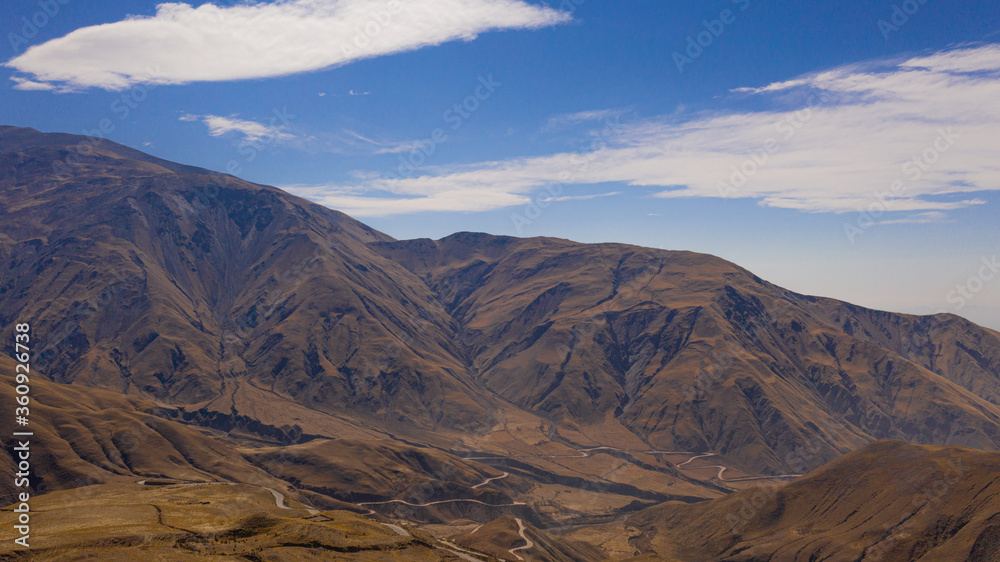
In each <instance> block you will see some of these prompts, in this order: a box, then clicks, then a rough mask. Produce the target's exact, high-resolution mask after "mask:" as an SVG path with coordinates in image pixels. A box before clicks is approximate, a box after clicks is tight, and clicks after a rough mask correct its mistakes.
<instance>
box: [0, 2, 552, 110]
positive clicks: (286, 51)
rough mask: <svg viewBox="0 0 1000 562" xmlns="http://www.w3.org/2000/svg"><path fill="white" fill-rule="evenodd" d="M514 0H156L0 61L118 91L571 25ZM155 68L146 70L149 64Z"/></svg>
mask: <svg viewBox="0 0 1000 562" xmlns="http://www.w3.org/2000/svg"><path fill="white" fill-rule="evenodd" d="M570 19H571V17H570V16H569V15H568V14H566V13H563V12H560V11H558V10H554V9H551V8H548V7H543V6H535V5H531V4H528V3H526V2H523V1H521V0H407V1H405V2H404V1H400V0H391V1H390V0H278V1H273V2H269V3H263V2H246V3H241V4H238V5H235V6H217V5H215V4H211V3H207V4H202V5H200V6H198V7H193V6H191V5H189V4H184V3H164V4H160V5H158V6H157V7H156V15H154V16H149V17H139V16H131V17H129V18H126V19H125V20H122V21H119V22H115V23H108V24H104V25H96V26H91V27H85V28H81V29H77V30H76V31H73V32H72V33H70V34H69V35H66V36H64V37H60V38H58V39H53V40H51V41H48V42H45V43H42V44H40V45H36V46H34V47H32V48H30V49H28V50H27V51H26V52H25V53H23V54H22V55H20V56H18V57H15V58H14V59H12V60H10V61H8V62H7V63H6V65H5V66H7V67H9V68H12V69H14V70H16V71H18V72H20V73H22V76H18V77H15V82H16V85H15V87H16V88H20V89H41V88H40V87H38V84H50V85H58V86H59V88H58V89H59V90H63V91H65V90H73V89H84V88H105V89H109V90H114V89H121V88H126V87H129V86H131V85H134V84H139V83H166V84H183V83H190V82H211V81H225V80H245V79H253V78H268V77H274V76H284V75H289V74H296V73H300V72H309V71H315V70H320V69H324V68H329V67H334V66H338V65H343V64H347V63H350V62H352V61H356V60H359V59H365V58H371V57H377V56H383V55H389V54H393V53H400V52H404V51H410V50H414V49H419V48H422V47H426V46H430V45H438V44H441V43H445V42H448V41H455V40H466V41H468V40H471V39H474V38H475V37H476V36H477V35H478V34H479V33H483V32H487V31H492V30H503V29H535V28H540V27H545V26H550V25H555V24H559V23H564V22H567V21H570ZM151 68H152V69H156V72H155V73H152V74H151V72H150V69H151Z"/></svg>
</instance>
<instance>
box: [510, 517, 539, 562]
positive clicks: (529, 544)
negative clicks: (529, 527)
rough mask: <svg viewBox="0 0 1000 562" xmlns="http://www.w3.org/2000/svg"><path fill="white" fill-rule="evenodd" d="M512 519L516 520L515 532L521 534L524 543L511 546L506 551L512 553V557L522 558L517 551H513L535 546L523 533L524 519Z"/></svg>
mask: <svg viewBox="0 0 1000 562" xmlns="http://www.w3.org/2000/svg"><path fill="white" fill-rule="evenodd" d="M514 521H517V534H519V535H521V538H522V539H524V543H525V544H524V546H518V547H515V548H512V549H510V550H508V551H507V552H509V553H511V554H513V555H514V557H515V558H517V559H518V560H524V558H521V556H520V555H519V554H518V553H517V552H515V551H517V550H528V549H530V548H533V547H534V546H535V543H533V542H531V539H529V538H528V537H526V536H525V535H524V521H521V520H520V519H517V518H515V519H514Z"/></svg>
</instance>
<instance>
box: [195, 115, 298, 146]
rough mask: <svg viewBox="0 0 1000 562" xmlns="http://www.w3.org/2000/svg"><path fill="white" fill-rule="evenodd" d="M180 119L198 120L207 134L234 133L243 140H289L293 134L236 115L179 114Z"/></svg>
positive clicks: (278, 126)
mask: <svg viewBox="0 0 1000 562" xmlns="http://www.w3.org/2000/svg"><path fill="white" fill-rule="evenodd" d="M180 120H181V121H200V122H202V123H204V124H205V126H206V127H208V134H209V135H212V136H213V137H221V136H223V135H225V134H227V133H236V134H238V135H239V136H241V137H242V140H243V141H244V142H259V141H264V140H268V141H281V140H291V139H293V138H295V136H294V135H293V134H291V133H289V132H288V131H286V130H285V127H284V126H281V125H270V124H265V123H260V122H257V121H250V120H247V119H239V118H238V117H236V116H230V117H222V116H220V115H190V114H185V115H181V116H180Z"/></svg>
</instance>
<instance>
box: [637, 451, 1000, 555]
mask: <svg viewBox="0 0 1000 562" xmlns="http://www.w3.org/2000/svg"><path fill="white" fill-rule="evenodd" d="M998 471H1000V455H997V454H996V453H986V452H982V451H975V450H972V449H963V448H958V447H928V446H916V445H910V444H907V443H903V442H900V441H880V442H877V443H873V444H871V445H868V446H867V447H865V448H863V449H861V450H859V451H857V452H854V453H851V454H849V455H846V456H844V457H843V458H841V459H839V460H837V461H835V462H833V463H830V464H828V465H826V466H824V467H822V468H820V469H818V470H816V471H814V472H812V473H811V474H809V475H808V476H807V477H805V478H801V479H799V480H797V481H795V482H793V483H791V484H787V485H784V486H777V487H772V488H755V489H751V490H745V491H742V492H739V493H736V494H733V495H731V496H728V497H726V498H724V499H720V500H715V501H710V502H705V503H701V504H698V505H688V504H679V503H670V504H665V505H662V506H659V507H656V508H652V509H648V510H646V511H643V512H642V513H640V514H638V515H636V516H634V517H633V518H631V520H630V521H629V523H630V524H631V525H635V526H637V527H639V528H640V529H642V531H643V533H642V537H641V539H637V540H636V541H634V542H635V543H636V544H638V545H640V548H642V549H643V550H644V551H646V552H655V553H657V554H658V555H660V556H665V557H667V558H671V557H676V558H677V559H680V560H731V561H740V560H745V561H749V560H788V561H798V560H803V561H804V560H858V561H861V562H871V561H875V560H882V561H885V562H893V561H900V562H902V561H911V560H926V561H931V560H996V559H998V557H1000V518H998V515H1000V483H998V482H997V473H998Z"/></svg>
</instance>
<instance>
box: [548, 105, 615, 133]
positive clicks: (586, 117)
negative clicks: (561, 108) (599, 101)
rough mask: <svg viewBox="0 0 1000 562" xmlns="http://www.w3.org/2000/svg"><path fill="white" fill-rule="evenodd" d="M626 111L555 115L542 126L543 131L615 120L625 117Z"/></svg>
mask: <svg viewBox="0 0 1000 562" xmlns="http://www.w3.org/2000/svg"><path fill="white" fill-rule="evenodd" d="M626 111H627V110H625V109H595V110H591V111H578V112H576V113H565V114H563V115H555V116H553V117H550V118H549V120H548V121H546V122H545V125H543V126H542V131H544V132H552V131H558V130H560V129H565V128H566V127H572V126H573V125H579V124H581V123H588V122H592V121H604V120H606V119H615V118H616V117H621V116H622V115H624V114H625V113H626Z"/></svg>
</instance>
